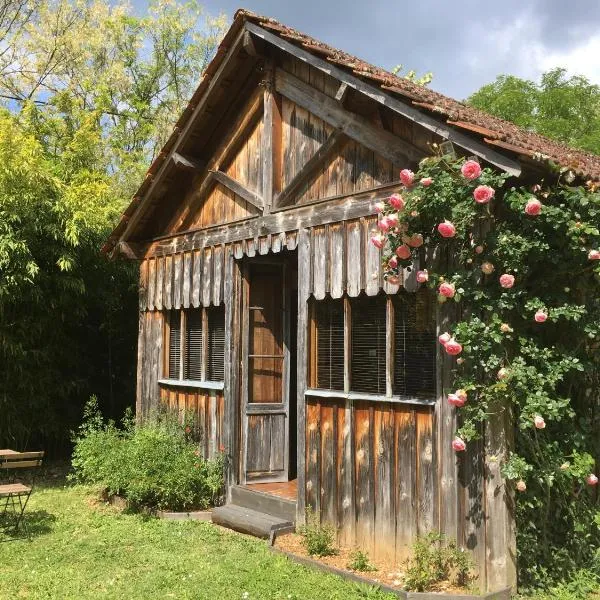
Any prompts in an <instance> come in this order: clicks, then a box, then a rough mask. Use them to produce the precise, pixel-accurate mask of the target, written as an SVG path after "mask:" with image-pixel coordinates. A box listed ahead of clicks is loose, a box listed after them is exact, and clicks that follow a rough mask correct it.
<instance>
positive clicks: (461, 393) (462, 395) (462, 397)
mask: <svg viewBox="0 0 600 600" xmlns="http://www.w3.org/2000/svg"><path fill="white" fill-rule="evenodd" d="M455 394H456V395H457V396H458V397H459V399H460V400H461V401H462V403H463V404H464V403H465V402H466V401H467V397H468V396H467V391H466V390H462V389H461V390H456V392H455Z"/></svg>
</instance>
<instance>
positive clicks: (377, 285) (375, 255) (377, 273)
mask: <svg viewBox="0 0 600 600" xmlns="http://www.w3.org/2000/svg"><path fill="white" fill-rule="evenodd" d="M376 223H377V217H374V218H373V217H368V218H365V220H364V222H363V228H364V229H363V244H364V251H363V256H364V257H365V278H366V281H365V291H366V293H367V296H376V295H377V294H378V293H379V290H380V289H381V287H382V269H381V251H380V250H379V249H378V248H376V247H375V246H374V245H373V244H371V230H373V229H375V227H376Z"/></svg>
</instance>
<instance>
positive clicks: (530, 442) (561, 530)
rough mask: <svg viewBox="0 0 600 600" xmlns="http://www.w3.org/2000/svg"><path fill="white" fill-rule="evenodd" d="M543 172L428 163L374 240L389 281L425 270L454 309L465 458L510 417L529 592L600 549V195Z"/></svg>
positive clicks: (437, 159) (446, 346) (452, 344)
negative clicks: (520, 178)
mask: <svg viewBox="0 0 600 600" xmlns="http://www.w3.org/2000/svg"><path fill="white" fill-rule="evenodd" d="M549 173H551V175H548V176H547V177H546V178H545V179H544V180H542V181H537V180H531V181H529V182H528V183H527V185H526V186H520V187H514V186H513V184H514V180H511V179H509V177H508V175H506V174H504V173H499V172H496V171H493V170H491V169H489V168H482V167H481V165H480V164H479V163H478V161H476V160H472V159H470V160H464V159H455V158H452V157H449V156H441V155H439V156H434V157H430V158H426V159H424V160H423V161H421V163H420V165H419V168H418V171H416V172H413V171H411V170H409V169H403V170H402V171H401V172H400V181H401V184H402V185H401V189H400V190H398V192H397V193H395V194H393V195H392V196H391V197H390V198H389V199H388V200H387V201H386V202H380V203H378V204H377V205H376V206H375V210H376V212H378V213H379V218H378V221H379V227H378V229H379V230H378V231H377V232H374V235H373V238H372V243H373V244H375V246H377V247H378V248H381V249H382V255H383V265H384V270H385V277H386V278H388V280H391V281H392V282H394V281H398V280H399V272H400V271H401V270H403V269H409V270H410V269H412V268H414V266H415V265H418V267H417V269H418V270H417V273H416V281H417V283H418V284H419V285H424V286H428V287H429V288H430V289H431V291H432V294H435V296H437V299H438V302H439V303H440V304H441V305H442V307H441V310H442V311H446V310H449V308H450V305H451V306H453V307H455V308H456V310H454V311H449V312H448V315H449V316H452V315H454V317H455V318H454V319H453V320H452V323H453V324H452V325H451V327H449V329H448V331H446V332H441V333H440V336H439V343H440V344H441V347H442V348H443V350H444V351H445V352H446V353H447V354H448V355H449V356H451V357H453V358H452V362H453V374H452V375H453V389H456V390H457V391H455V392H451V393H449V394H448V395H447V402H448V403H449V404H450V405H451V406H452V407H453V409H452V410H455V411H456V412H457V423H458V426H457V431H456V435H455V437H454V439H453V441H452V448H453V450H454V451H455V452H456V453H457V456H460V457H461V460H468V450H469V445H470V444H472V443H474V442H475V440H477V439H478V438H480V437H481V432H482V430H483V427H484V423H485V422H486V420H488V419H489V417H490V416H491V415H493V414H497V413H498V412H499V411H501V412H502V413H503V414H504V415H505V416H506V417H507V422H510V423H514V427H515V431H516V436H515V442H514V444H513V445H512V448H511V450H510V453H509V454H508V455H507V456H506V457H497V459H498V460H500V461H501V462H502V469H503V473H504V475H505V477H506V478H507V479H508V481H509V482H512V483H509V485H512V486H513V487H514V489H515V490H516V491H517V492H518V495H517V499H518V514H517V517H518V523H519V528H518V536H519V537H518V540H519V552H520V568H521V577H522V582H524V583H526V584H531V585H536V584H537V585H539V577H540V575H541V574H542V571H543V570H544V569H546V572H545V573H544V578H545V581H551V580H553V579H556V578H558V577H561V576H564V575H565V574H567V573H568V572H570V571H572V570H573V569H574V568H579V567H581V566H582V565H587V564H589V561H590V560H592V556H593V554H594V552H595V550H596V549H598V547H600V533H599V530H598V528H599V527H600V510H599V509H598V497H597V493H598V492H597V489H598V486H597V483H598V477H597V475H598V474H600V473H599V469H598V460H599V459H600V232H599V230H598V226H599V224H600V193H599V192H598V191H597V190H596V186H595V185H594V184H593V183H592V182H587V183H585V184H584V183H583V182H581V183H582V184H581V185H574V184H571V185H569V184H567V183H566V181H570V182H573V178H572V174H571V173H568V174H567V175H568V176H567V177H565V173H564V171H560V170H558V169H556V168H554V170H552V169H549ZM457 315H462V317H461V318H457V317H456V316H457ZM508 419H510V421H509V420H508ZM465 454H466V456H465V457H464V458H463V455H465ZM534 515H535V516H534ZM584 540H585V541H584ZM542 542H543V543H542ZM540 565H545V566H543V567H540ZM550 565H551V566H550ZM534 573H535V576H534V575H533V574H534ZM536 578H537V579H538V581H535V579H536Z"/></svg>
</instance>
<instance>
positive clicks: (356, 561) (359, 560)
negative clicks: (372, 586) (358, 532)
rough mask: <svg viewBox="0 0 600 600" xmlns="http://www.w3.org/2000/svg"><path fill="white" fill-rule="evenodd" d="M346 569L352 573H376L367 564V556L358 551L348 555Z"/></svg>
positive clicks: (371, 566) (372, 567)
mask: <svg viewBox="0 0 600 600" xmlns="http://www.w3.org/2000/svg"><path fill="white" fill-rule="evenodd" d="M346 567H347V568H348V569H350V570H352V571H362V572H366V571H377V569H376V568H375V567H374V566H373V565H372V564H371V563H370V562H369V555H368V554H367V553H366V552H363V551H362V550H358V549H357V550H354V551H353V552H351V553H350V560H349V561H348V564H347V565H346Z"/></svg>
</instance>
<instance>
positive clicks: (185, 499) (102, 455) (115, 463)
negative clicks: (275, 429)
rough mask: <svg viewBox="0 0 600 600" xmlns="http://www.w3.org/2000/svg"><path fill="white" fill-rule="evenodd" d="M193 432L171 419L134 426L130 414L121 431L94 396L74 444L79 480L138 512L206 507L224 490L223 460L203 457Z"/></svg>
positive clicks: (75, 471)
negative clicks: (106, 417)
mask: <svg viewBox="0 0 600 600" xmlns="http://www.w3.org/2000/svg"><path fill="white" fill-rule="evenodd" d="M188 430H189V428H188V427H186V426H185V425H181V424H180V423H178V422H177V421H176V420H175V419H174V418H173V417H172V416H169V415H160V416H159V415H157V416H156V417H154V418H152V419H149V420H148V421H147V422H145V423H144V424H142V425H135V424H134V422H133V419H132V416H131V414H126V415H125V418H124V419H123V422H122V424H121V427H117V426H116V424H115V423H114V422H112V421H108V422H105V421H104V419H103V418H102V415H101V414H100V413H99V411H98V407H97V403H96V400H95V398H92V399H91V400H90V402H88V404H87V406H86V409H85V413H84V421H83V424H82V425H81V427H80V428H79V431H78V433H77V435H76V436H75V440H74V441H75V449H74V452H73V460H72V464H73V468H74V478H75V480H76V481H78V482H81V483H88V484H96V485H101V486H102V487H103V488H105V489H106V490H107V491H108V493H109V494H119V495H121V496H124V497H125V498H126V499H127V500H128V502H129V504H130V505H131V506H132V507H136V508H140V507H149V508H152V509H170V510H187V509H192V508H206V507H208V506H210V505H213V504H215V503H216V502H217V501H218V499H219V496H220V494H221V492H222V489H223V463H224V460H223V458H222V457H219V458H217V459H214V460H204V459H203V458H201V457H200V456H199V452H198V447H197V444H195V443H194V442H192V441H191V440H190V439H189V436H188V434H187V431H188Z"/></svg>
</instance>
